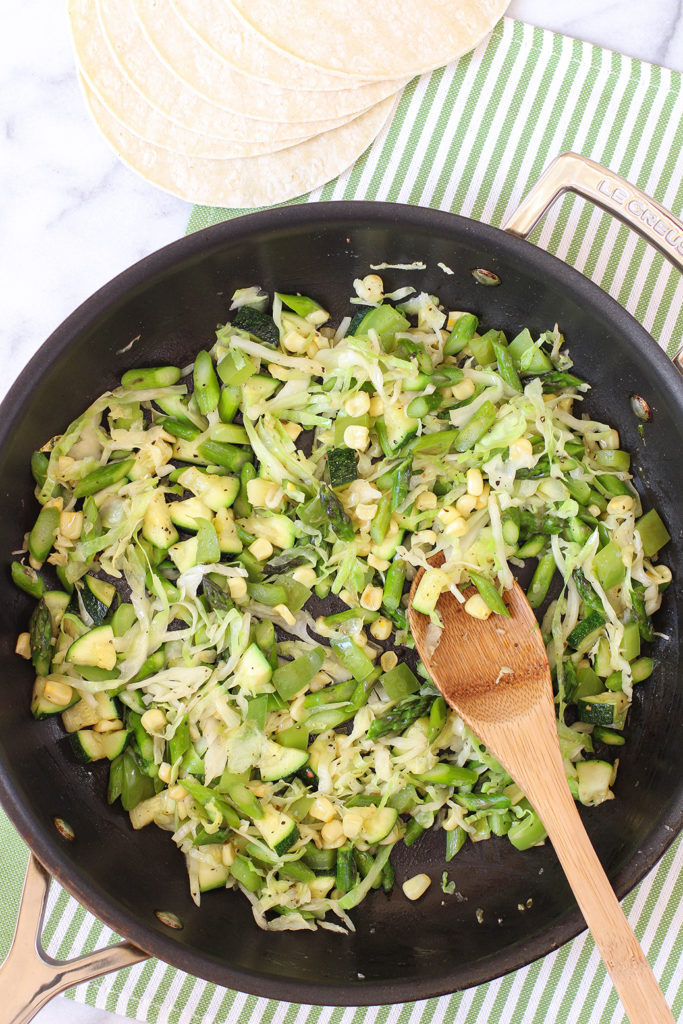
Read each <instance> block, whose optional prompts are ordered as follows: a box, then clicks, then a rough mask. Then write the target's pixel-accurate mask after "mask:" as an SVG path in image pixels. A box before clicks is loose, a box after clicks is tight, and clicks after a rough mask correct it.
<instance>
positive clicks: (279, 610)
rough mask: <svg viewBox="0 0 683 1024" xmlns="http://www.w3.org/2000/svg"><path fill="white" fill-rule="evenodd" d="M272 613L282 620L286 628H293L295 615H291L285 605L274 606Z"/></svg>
mask: <svg viewBox="0 0 683 1024" xmlns="http://www.w3.org/2000/svg"><path fill="white" fill-rule="evenodd" d="M273 611H274V612H275V613H276V614H277V615H279V616H280V618H281V619H284V620H285V622H286V623H287V625H288V626H293V625H294V623H295V622H296V615H292V613H291V612H290V610H289V608H288V607H287V605H286V604H276V605H275V607H274V608H273Z"/></svg>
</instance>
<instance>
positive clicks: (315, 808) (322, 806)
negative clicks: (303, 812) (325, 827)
mask: <svg viewBox="0 0 683 1024" xmlns="http://www.w3.org/2000/svg"><path fill="white" fill-rule="evenodd" d="M308 813H309V815H310V816H311V818H315V819H316V821H332V819H333V818H336V817H337V811H336V809H335V806H334V804H333V803H332V801H331V800H328V799H327V797H326V796H317V797H316V798H315V800H314V801H313V803H312V804H311V807H310V810H309V812H308Z"/></svg>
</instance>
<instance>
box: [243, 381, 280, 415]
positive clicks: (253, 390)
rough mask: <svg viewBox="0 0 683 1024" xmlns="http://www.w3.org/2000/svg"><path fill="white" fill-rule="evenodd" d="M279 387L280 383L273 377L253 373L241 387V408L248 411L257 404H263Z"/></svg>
mask: <svg viewBox="0 0 683 1024" xmlns="http://www.w3.org/2000/svg"><path fill="white" fill-rule="evenodd" d="M279 386H280V381H279V380H275V378H274V377H266V376H264V375H263V374H260V373H255V374H254V376H253V377H250V378H249V380H248V381H247V382H246V384H243V385H242V406H243V408H245V409H248V408H249V407H250V406H252V405H258V404H259V402H265V401H266V400H267V399H268V398H270V397H271V395H273V394H274V392H275V391H277V389H278V388H279Z"/></svg>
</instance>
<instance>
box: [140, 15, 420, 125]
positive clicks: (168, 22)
mask: <svg viewBox="0 0 683 1024" xmlns="http://www.w3.org/2000/svg"><path fill="white" fill-rule="evenodd" d="M133 7H134V8H135V11H136V13H137V15H138V18H139V19H140V22H141V23H142V26H143V29H144V32H145V35H146V36H147V39H148V41H149V42H150V43H151V45H152V46H153V47H154V50H155V52H156V54H157V56H158V57H159V58H160V59H161V60H162V61H164V63H165V64H166V65H167V66H168V67H169V68H170V69H171V70H172V71H173V72H174V73H175V74H176V75H178V76H179V77H180V78H182V80H183V81H184V82H185V83H186V84H187V85H189V86H190V88H192V89H194V90H195V91H196V92H198V93H199V94H200V95H201V96H203V97H204V98H205V99H208V100H209V101H210V102H211V103H215V104H216V105H217V106H219V107H224V108H225V109H226V110H231V111H233V113H237V114H245V115H246V116H248V117H253V118H256V119H260V120H264V121H277V122H278V123H279V122H287V123H291V122H299V121H304V122H308V121H321V120H326V119H336V118H340V117H355V116H356V115H357V114H360V113H362V112H363V111H364V110H367V109H368V107H371V106H373V104H375V103H379V102H380V101H381V100H384V99H387V97H388V96H391V95H393V93H395V92H396V91H397V90H398V89H400V88H401V87H402V86H403V85H404V84H405V82H406V79H402V80H399V81H397V80H389V81H387V82H376V83H374V84H373V85H371V86H364V87H363V88H361V89H348V88H347V89H340V90H339V91H337V92H322V93H317V92H312V91H302V90H297V89H289V88H288V89H283V88H281V87H280V86H275V85H269V84H266V83H264V82H261V81H257V82H255V81H254V79H253V78H251V77H249V76H248V75H244V74H242V73H241V72H240V71H236V70H235V69H234V68H233V67H232V66H231V65H230V64H228V63H226V61H224V60H222V59H221V58H220V57H218V56H217V55H216V53H215V52H214V51H213V50H212V49H211V48H210V47H209V46H207V45H206V44H205V43H203V42H202V41H201V40H200V39H199V38H198V37H197V35H196V34H195V33H194V32H193V31H192V30H191V29H190V28H188V26H187V24H186V23H185V22H184V21H183V20H182V18H180V16H179V15H178V14H177V13H176V12H175V10H174V9H173V7H171V5H170V4H169V3H168V2H167V0H166V2H165V3H159V0H133ZM260 49H261V50H262V49H263V47H262V46H261V47H260Z"/></svg>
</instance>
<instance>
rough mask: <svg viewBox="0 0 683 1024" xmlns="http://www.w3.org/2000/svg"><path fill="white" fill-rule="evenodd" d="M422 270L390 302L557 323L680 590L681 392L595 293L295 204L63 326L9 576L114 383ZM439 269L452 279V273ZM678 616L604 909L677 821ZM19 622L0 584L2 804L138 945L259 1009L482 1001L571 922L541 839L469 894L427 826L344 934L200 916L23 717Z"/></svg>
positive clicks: (548, 261)
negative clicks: (289, 295) (55, 469)
mask: <svg viewBox="0 0 683 1024" xmlns="http://www.w3.org/2000/svg"><path fill="white" fill-rule="evenodd" d="M415 260H421V261H423V262H424V263H425V264H426V267H427V269H426V270H424V271H401V270H384V271H380V273H382V276H383V277H384V279H385V282H386V283H387V285H388V287H389V288H394V287H397V286H398V285H401V284H405V283H410V284H413V285H414V286H415V287H416V288H418V289H419V290H425V291H429V292H432V293H434V294H437V295H438V296H439V297H440V298H441V300H442V302H443V303H444V305H445V306H446V307H447V308H449V309H464V310H472V311H473V312H475V313H476V314H477V315H478V317H479V319H480V322H481V324H482V325H483V326H484V327H485V328H487V329H488V328H489V327H495V328H500V329H502V330H504V331H506V332H507V333H508V334H509V335H510V336H512V335H514V334H515V333H516V332H517V331H518V330H519V329H521V328H522V327H523V326H528V327H529V328H530V329H531V331H532V333H533V332H540V331H542V330H546V329H548V328H551V327H552V326H553V325H554V324H555V323H558V324H559V326H560V329H561V330H562V331H563V332H564V334H565V337H566V339H567V342H568V345H569V349H570V352H571V355H572V356H573V358H574V363H575V370H576V372H577V373H578V374H579V375H580V376H582V377H584V378H586V379H587V380H589V381H590V382H591V383H592V385H593V391H592V392H591V393H590V397H589V399H588V401H587V402H586V403H585V405H586V409H587V410H588V411H589V412H590V413H591V414H592V415H593V416H594V417H596V418H598V419H604V420H606V421H607V422H609V423H611V424H612V425H614V426H616V427H617V429H618V430H619V432H620V436H621V439H622V445H623V447H626V448H628V449H629V450H630V451H631V452H632V454H633V463H634V469H635V472H636V473H637V484H638V486H639V488H640V490H641V492H642V493H643V495H644V501H645V503H646V505H647V506H651V505H654V506H656V507H657V508H658V510H659V511H660V514H661V515H662V516H663V518H664V520H665V522H666V523H667V524H668V527H669V531H670V533H671V535H672V537H673V540H672V543H671V544H670V545H669V546H668V548H667V549H666V555H665V561H666V562H667V564H669V565H670V566H671V568H672V571H673V573H674V577H675V578H678V579H681V578H683V564H682V562H683V559H682V552H683V544H682V538H681V515H680V499H681V463H680V451H681V442H682V441H683V384H682V382H681V379H680V377H679V375H678V374H677V373H676V371H675V369H674V368H673V367H672V365H671V364H670V362H669V361H668V360H667V359H666V357H665V355H664V354H663V352H662V351H661V350H660V349H659V348H658V347H657V346H656V344H655V343H654V342H653V340H652V339H651V338H650V337H649V335H648V334H647V333H646V332H645V331H644V330H643V329H642V328H641V327H640V326H639V325H638V324H637V323H636V322H635V321H634V320H633V319H632V318H631V317H630V316H629V315H628V314H627V313H626V312H625V311H624V310H623V309H622V308H621V307H620V306H618V305H617V304H616V303H615V302H614V301H613V300H612V299H610V298H609V297H608V296H607V295H605V294H604V293H603V292H602V291H601V290H600V289H598V288H597V287H596V286H595V285H593V284H592V283H591V282H590V281H588V280H587V279H585V278H584V277H582V276H581V275H580V274H579V273H577V272H576V271H574V270H573V269H571V268H570V267H567V266H566V265H565V264H563V263H561V262H560V261H558V260H556V259H555V258H554V257H552V256H550V255H548V254H547V253H545V252H543V251H541V250H539V249H536V248H535V247H534V246H532V245H530V244H529V243H527V242H525V241H523V240H521V239H518V238H514V237H512V236H510V235H507V234H506V233H505V232H503V231H500V230H498V229H495V228H491V227H489V226H487V225H483V224H479V223H476V222H473V221H470V220H467V219H464V218H461V217H456V216H452V215H450V214H446V213H439V212H436V211H431V210H424V209H419V208H415V207H406V206H395V205H389V204H381V203H333V204H308V205H301V206H295V207H289V208H282V209H278V210H274V211H268V212H265V213H258V214H253V215H251V216H248V217H242V218H240V219H238V220H235V221H231V222H228V223H226V224H221V225H218V226H216V227H213V228H209V229H207V230H205V231H202V232H199V233H197V234H195V235H192V236H189V237H188V238H185V239H183V240H181V241H179V242H176V243H174V244H173V245H170V246H167V247H166V248H164V249H162V250H161V251H159V252H158V253H156V254H154V255H153V256H150V257H149V258H148V259H145V260H143V261H142V262H141V263H138V264H137V265H135V266H134V267H132V268H131V269H130V270H127V271H126V272H125V273H123V274H121V275H120V276H119V277H117V278H116V279H115V280H114V281H112V282H111V283H110V284H108V285H107V286H105V287H104V288H103V289H101V290H100V291H99V292H97V293H96V294H95V295H94V296H93V297H92V298H91V299H89V300H88V301H87V302H86V303H84V305H83V306H81V307H80V308H79V309H78V310H77V311H76V312H75V313H74V314H73V315H72V316H71V317H70V318H69V319H68V320H67V321H66V322H65V323H64V324H63V325H62V326H61V327H60V328H58V330H57V331H55V333H54V334H53V335H52V337H51V338H50V339H49V340H48V341H47V342H46V344H45V345H44V346H43V347H42V349H41V350H40V351H39V352H38V354H37V355H36V356H35V357H34V359H33V360H32V361H31V363H30V364H29V365H28V367H27V368H26V369H25V370H24V372H23V373H22V375H21V376H20V378H19V379H18V380H17V382H16V383H15V384H14V386H13V388H12V389H11V391H10V392H9V394H8V396H7V398H6V399H5V401H4V403H3V405H2V407H1V408H0V551H1V552H3V555H2V558H3V562H4V564H5V567H6V569H7V567H8V565H9V561H10V560H11V552H12V551H13V550H15V549H16V548H18V547H20V546H21V538H22V537H23V534H24V533H25V531H26V530H27V529H30V527H31V525H32V523H33V521H34V519H35V514H36V504H35V501H34V498H33V493H32V492H33V482H32V479H31V476H30V472H29V461H30V456H31V452H32V451H33V450H34V449H35V448H36V447H39V446H40V445H41V444H43V443H44V441H45V440H46V439H47V438H48V437H50V436H51V435H52V434H55V433H59V432H61V431H63V429H64V428H65V427H66V426H67V424H68V423H69V422H70V420H71V419H73V418H74V417H75V416H76V415H77V414H79V413H80V412H81V411H82V410H83V409H84V408H85V407H86V406H87V404H88V403H89V402H91V401H92V400H93V399H94V398H96V397H97V396H98V395H99V394H100V393H101V392H102V391H104V390H105V389H107V388H110V387H113V386H115V385H116V384H117V383H118V381H119V379H120V376H121V373H122V372H123V370H125V369H128V368H130V367H132V366H144V365H149V364H154V363H172V364H176V365H181V366H182V365H186V364H188V363H190V362H191V361H192V359H193V358H194V354H195V353H196V351H197V350H198V349H200V348H205V347H209V346H210V344H211V342H212V338H213V332H214V330H215V328H216V326H217V324H219V323H223V322H224V321H225V319H226V316H227V311H228V307H229V304H230V296H231V295H232V293H233V291H234V289H235V288H237V287H244V286H247V285H251V284H259V285H261V286H262V287H263V288H265V289H266V290H268V291H270V292H272V291H273V290H274V289H275V288H277V289H278V290H282V291H286V292H295V291H301V292H303V293H306V294H310V295H313V296H315V297H316V298H317V299H319V300H320V301H321V302H322V303H323V304H324V305H325V306H326V308H328V309H329V310H330V311H331V312H332V314H333V318H335V321H338V320H339V319H340V318H341V317H342V316H344V315H346V314H347V313H348V312H349V308H350V307H349V303H348V298H349V296H350V294H352V281H353V279H354V278H355V277H358V276H361V277H362V276H363V275H364V274H366V273H368V272H369V267H370V264H373V263H382V262H384V261H386V262H388V263H407V264H409V263H412V262H413V261H415ZM439 262H441V263H444V264H446V265H447V266H448V267H450V268H451V269H452V270H453V274H452V275H446V274H444V272H443V271H442V270H441V269H439V267H438V265H437V264H438V263H439ZM476 267H484V268H487V269H489V270H492V271H493V272H495V273H496V274H498V275H499V277H500V278H501V282H502V283H501V284H500V286H498V287H489V288H487V287H482V286H481V285H480V284H477V283H476V281H475V279H474V278H473V277H472V273H471V271H472V269H473V268H476ZM131 342H134V343H133V344H132V345H130V343H131ZM129 345H130V347H128V346H129ZM124 349H125V351H122V350H124ZM633 393H637V394H639V395H642V396H643V397H644V398H645V399H646V400H647V401H648V403H649V404H650V406H651V407H652V410H653V418H652V421H651V422H650V423H649V424H647V425H646V427H645V432H644V434H645V436H644V438H641V437H640V435H639V433H638V423H639V421H638V420H637V419H636V418H635V416H634V414H633V412H632V409H631V402H630V396H631V395H632V394H633ZM680 603H681V598H680V597H676V595H675V592H674V587H671V588H670V590H669V591H668V593H667V594H666V596H665V599H664V603H663V607H662V610H661V612H660V613H659V615H658V619H657V628H658V630H659V632H660V633H661V634H664V635H665V636H660V637H659V638H658V639H657V641H656V643H655V644H654V651H653V656H654V657H655V660H656V664H657V667H656V669H655V672H654V674H653V676H652V677H651V679H650V680H648V681H647V682H646V683H645V684H643V685H642V686H640V687H639V688H638V689H637V691H636V696H635V700H634V707H633V710H632V712H631V716H630V723H629V727H628V742H627V745H626V746H625V747H624V748H623V756H622V757H621V759H620V769H619V777H618V781H617V784H616V790H615V792H616V799H615V800H613V801H611V802H610V803H608V804H604V805H602V806H601V807H599V808H594V809H583V817H584V820H585V822H586V826H587V828H588V831H589V834H590V836H591V839H592V841H593V843H594V845H595V847H596V849H597V852H598V855H599V856H600V858H601V860H602V862H603V864H604V866H605V869H606V871H607V873H608V875H609V876H610V879H611V880H612V883H613V885H614V887H615V889H616V891H617V894H618V895H619V896H623V895H624V894H625V893H626V892H627V891H628V890H629V889H630V888H631V887H632V886H633V885H634V884H635V883H636V882H637V881H638V880H639V879H640V878H641V877H642V876H643V875H644V873H645V872H646V871H647V870H648V869H649V868H650V867H651V866H652V865H653V864H654V863H655V862H656V860H657V859H658V858H659V857H660V856H661V855H662V853H663V852H664V850H665V849H666V847H667V845H668V844H669V842H670V841H671V840H672V838H673V837H674V835H675V834H676V833H677V832H678V831H679V829H680V828H681V825H682V824H683V743H682V742H681V726H680V723H681V721H682V720H683V690H682V688H681V687H680V685H679V676H680V653H679V634H678V622H679V621H680V610H681V609H680ZM30 606H31V601H30V599H28V598H26V596H25V595H23V594H21V593H20V592H19V591H17V590H16V589H15V588H14V587H13V586H12V585H11V583H10V582H9V574H8V572H7V571H5V572H4V573H3V576H2V581H1V582H0V677H1V678H2V701H1V703H0V797H1V798H2V802H3V804H4V806H5V808H6V809H7V812H8V814H9V815H10V817H11V818H12V820H13V821H14V823H15V825H16V826H17V828H18V829H19V831H20V832H21V833H22V835H23V836H24V837H25V839H26V841H27V842H28V844H29V845H30V846H31V848H32V849H33V851H34V852H35V854H36V855H37V856H38V858H39V859H40V860H41V861H42V863H43V864H44V865H45V866H46V867H47V868H48V870H49V871H50V872H51V873H52V874H53V875H54V876H55V877H56V878H57V879H58V880H59V882H60V883H61V884H63V885H64V886H65V887H66V888H67V889H68V890H69V891H70V892H71V893H73V894H74V895H75V896H76V897H77V898H78V899H79V900H80V901H81V902H82V903H83V904H84V905H85V906H87V907H88V908H89V909H90V910H92V912H93V913H94V914H96V915H97V916H98V917H100V918H101V919H102V920H104V921H105V922H106V923H107V924H108V925H109V926H110V927H112V928H114V929H115V930H116V931H118V932H119V933H120V934H122V935H124V936H126V937H127V938H129V939H131V940H132V941H133V942H135V943H136V944H138V945H139V946H141V947H142V948H143V949H144V950H146V951H147V952H149V953H151V954H154V955H156V956H159V957H160V958H161V959H163V960H165V961H167V962H169V963H171V964H173V965H175V966H177V967H179V968H181V969H183V970H186V971H188V972H190V973H192V974H196V975H198V976H200V977H203V978H206V979H208V980H210V981H213V982H216V983H218V984H222V985H226V986H229V987H232V988H238V989H242V990H245V991H249V992H255V993H258V994H260V995H263V996H269V997H274V998H278V999H289V1000H294V1001H297V1002H307V1003H327V1004H330V1003H333V1004H339V1005H346V1004H365V1003H388V1002H397V1001H403V1000H411V999H418V998H425V997H428V996H434V995H437V994H440V993H443V992H448V991H453V990H456V989H459V988H465V987H468V986H471V985H475V984H479V983H481V982H484V981H486V980H489V979H490V978H492V977H496V976H498V975H501V974H503V973H505V972H507V971H510V970H513V969H515V968H517V967H520V966H522V965H524V964H527V963H529V962H530V961H532V960H534V959H535V958H537V957H539V956H541V955H543V954H545V953H547V952H549V951H550V950H552V949H554V948H556V947H557V946H559V945H561V944H562V943H564V942H566V941H567V940H568V939H569V938H571V937H572V936H573V935H575V934H577V933H578V932H579V931H580V930H581V929H582V928H583V927H584V925H583V921H582V918H581V916H580V914H579V912H578V910H577V907H576V904H575V902H574V900H573V897H572V895H571V892H570V890H569V887H568V885H567V883H566V881H565V879H564V876H563V874H562V872H561V870H560V868H559V866H558V864H557V862H556V859H555V857H554V854H553V851H552V848H551V847H550V845H549V844H546V846H544V847H539V848H536V849H533V850H530V851H528V852H526V853H519V852H517V851H516V850H515V849H514V848H513V847H512V846H511V845H510V843H508V842H507V840H505V839H492V840H490V841H488V842H484V843H480V844H477V845H473V844H467V845H466V847H465V848H464V849H463V850H462V851H461V853H459V854H458V856H457V858H456V859H455V860H454V861H452V862H451V863H450V864H449V865H448V871H449V875H450V877H451V878H452V879H453V880H454V881H455V883H456V888H457V890H458V892H459V893H460V894H461V897H462V898H460V897H457V898H456V897H454V896H446V895H444V894H443V893H442V891H441V886H440V884H439V883H440V878H441V872H442V871H443V870H444V869H445V867H446V865H445V863H444V860H443V852H444V839H443V833H440V832H439V833H435V834H433V835H432V834H429V835H426V836H425V837H423V839H422V840H421V841H420V842H419V843H418V844H416V845H415V846H413V847H411V848H410V849H401V850H399V849H398V848H397V850H396V853H395V858H396V868H397V885H396V887H395V891H394V893H393V895H392V896H391V897H390V898H389V897H386V896H385V895H384V894H383V893H377V892H375V893H372V895H371V897H370V898H369V899H368V900H367V901H366V902H365V903H363V905H362V906H361V907H360V908H359V909H358V910H356V911H354V912H353V918H354V921H355V924H356V929H357V930H356V932H355V934H351V935H348V936H340V935H337V934H333V933H329V932H325V931H317V932H315V933H309V932H288V933H265V932H262V931H259V929H258V928H257V927H256V925H255V924H254V922H253V919H252V915H251V910H250V907H249V904H248V903H247V901H246V900H245V899H244V897H243V896H242V895H241V894H239V893H236V892H214V893H209V894H207V895H206V896H205V897H204V898H203V900H202V906H201V909H197V908H196V907H195V906H194V904H193V903H192V901H191V899H190V895H189V891H188V884H187V875H186V871H185V866H184V862H183V859H182V857H181V856H180V854H179V853H178V851H177V850H176V848H175V846H174V844H173V843H172V842H171V840H170V838H169V836H168V835H166V834H165V833H163V832H161V831H160V830H158V829H154V828H148V829H145V830H143V831H141V832H133V831H132V829H131V828H130V825H129V822H128V816H127V815H126V814H125V813H124V812H123V811H122V810H120V809H119V808H118V807H113V808H112V807H108V806H107V804H106V801H105V790H106V768H101V767H100V766H96V767H95V768H88V767H84V766H82V765H79V764H77V763H76V762H75V760H74V758H73V756H72V754H71V751H70V746H69V743H68V741H67V740H66V739H65V738H64V736H63V733H62V730H61V726H60V724H59V723H58V722H56V721H41V722H35V721H34V720H33V719H32V718H31V715H30V712H29V701H30V692H31V685H32V681H33V677H32V672H31V669H30V666H29V665H27V664H26V663H24V662H22V661H21V659H19V658H17V657H16V656H15V654H14V653H13V652H14V644H15V641H16V636H17V634H18V633H19V632H20V631H21V630H23V629H25V624H26V621H27V618H28V615H29V613H30ZM55 816H59V817H61V818H63V819H65V820H66V821H67V822H68V823H69V824H70V825H71V827H72V828H73V831H74V833H75V840H74V841H73V842H69V841H67V840H66V839H64V838H62V837H61V836H60V834H59V833H58V832H57V830H56V829H55V826H54V823H53V819H54V817H55ZM418 870H419V871H427V872H428V873H430V875H431V876H432V879H433V881H434V884H432V886H431V888H430V889H429V891H428V893H427V895H426V896H425V897H424V898H423V899H422V900H420V902H419V903H417V904H414V903H409V902H408V901H407V900H406V899H405V898H404V897H403V895H402V893H401V889H400V882H401V881H402V880H403V879H404V878H406V877H409V876H410V875H411V874H414V873H415V872H416V871H418ZM529 900H531V901H532V903H531V905H530V908H529V909H528V910H525V911H524V913H522V912H520V911H519V910H518V905H519V904H526V903H527V901H529ZM478 909H481V910H482V911H483V920H482V922H481V923H479V922H478V919H477V914H476V911H477V910H478ZM159 910H164V911H172V912H173V913H174V914H176V915H177V916H178V918H179V919H180V921H181V922H182V924H183V928H182V930H179V931H171V930H169V929H168V928H167V927H165V926H164V925H163V924H162V923H161V921H160V920H159V919H158V917H157V916H156V913H155V912H156V911H159ZM479 916H481V915H479Z"/></svg>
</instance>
